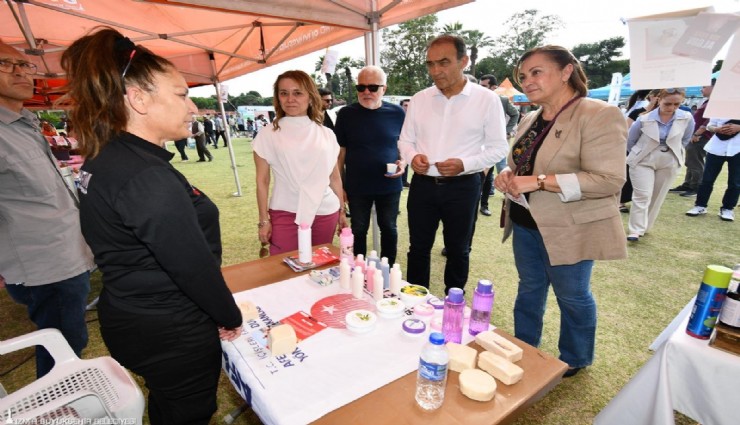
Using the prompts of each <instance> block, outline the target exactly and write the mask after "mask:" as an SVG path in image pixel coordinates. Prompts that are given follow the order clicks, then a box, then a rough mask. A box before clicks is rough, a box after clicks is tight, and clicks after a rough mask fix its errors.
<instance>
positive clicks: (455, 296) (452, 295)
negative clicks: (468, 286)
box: [447, 288, 465, 303]
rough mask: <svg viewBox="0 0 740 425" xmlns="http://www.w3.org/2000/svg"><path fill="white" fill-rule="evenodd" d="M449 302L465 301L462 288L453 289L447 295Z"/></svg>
mask: <svg viewBox="0 0 740 425" xmlns="http://www.w3.org/2000/svg"><path fill="white" fill-rule="evenodd" d="M447 300H448V301H449V302H451V303H461V302H463V301H464V300H465V297H464V295H463V290H462V289H460V288H451V289H450V291H449V292H448V293H447Z"/></svg>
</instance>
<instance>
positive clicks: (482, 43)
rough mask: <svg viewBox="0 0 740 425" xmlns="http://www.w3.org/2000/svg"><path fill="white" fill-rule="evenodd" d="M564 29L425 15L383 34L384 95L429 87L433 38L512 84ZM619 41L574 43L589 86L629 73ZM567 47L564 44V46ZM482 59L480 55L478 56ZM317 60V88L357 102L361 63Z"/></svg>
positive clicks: (240, 101)
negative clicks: (493, 32) (487, 25)
mask: <svg viewBox="0 0 740 425" xmlns="http://www.w3.org/2000/svg"><path fill="white" fill-rule="evenodd" d="M564 28H565V24H564V23H563V20H562V19H561V18H560V17H558V16H557V15H546V14H543V13H542V12H540V11H539V10H536V9H528V10H524V11H522V12H518V13H515V14H514V15H512V16H511V17H510V18H509V19H508V20H507V21H506V22H505V23H504V25H503V30H504V31H503V35H500V36H498V37H496V38H492V37H490V36H489V35H486V34H485V33H484V32H483V31H481V30H478V29H466V28H464V27H463V24H461V23H460V22H454V23H451V24H446V25H443V26H441V27H440V26H439V24H438V18H437V16H436V15H428V16H424V17H421V18H417V19H412V20H410V21H406V22H404V23H402V24H399V25H398V26H397V27H393V28H386V29H383V31H382V37H383V49H382V51H381V52H380V66H381V67H382V68H383V69H384V70H385V71H386V73H387V74H388V91H387V92H386V94H387V95H412V94H414V93H416V92H418V91H420V90H422V89H424V88H427V87H429V86H431V85H432V80H431V79H430V78H429V75H428V73H427V70H426V66H425V64H424V62H425V60H426V46H427V42H428V41H429V40H430V39H432V38H433V37H435V36H437V35H439V34H444V33H449V34H455V35H459V36H461V37H462V38H463V39H464V40H465V44H466V45H467V46H468V55H469V57H470V66H469V68H468V69H467V70H466V72H468V73H470V74H471V75H473V76H474V77H476V78H480V77H481V76H482V75H485V74H493V75H495V76H496V78H498V80H499V83H500V82H502V81H503V80H504V79H505V78H509V79H510V80H511V81H512V82H513V81H514V78H513V69H514V66H515V64H516V61H517V60H518V58H519V57H520V56H521V55H522V54H523V53H524V52H526V51H527V50H529V49H531V48H533V47H537V46H542V45H545V44H547V40H548V38H549V37H550V36H551V35H552V34H553V33H554V32H555V31H558V30H561V29H564ZM624 46H625V41H624V38H623V37H612V38H609V39H606V40H601V41H598V42H595V43H584V44H578V45H576V46H573V47H572V48H571V51H572V52H573V55H574V56H575V57H576V58H578V59H579V60H580V61H581V64H582V66H583V68H584V71H585V72H586V75H587V76H588V78H589V88H596V87H602V86H605V85H607V84H609V83H610V82H611V79H612V73H614V72H621V73H622V74H626V73H628V72H629V60H628V59H617V58H618V57H619V56H621V49H622V48H624ZM566 47H567V46H566ZM483 55H485V56H484V57H481V56H483ZM322 60H323V58H320V59H319V61H318V62H317V63H316V69H315V72H314V73H313V74H312V77H313V78H314V80H315V81H316V83H317V85H318V86H320V87H329V88H331V89H332V91H333V92H334V97H335V99H337V100H338V101H339V102H340V103H345V102H346V103H352V102H355V101H356V100H357V95H356V94H355V93H354V88H353V86H354V81H353V77H352V74H353V71H354V74H355V75H356V74H357V71H358V70H359V69H360V68H362V67H363V66H364V65H365V61H364V60H363V59H358V58H351V57H348V56H346V57H342V58H340V59H339V61H338V63H337V66H336V69H335V72H334V73H333V74H321V72H320V69H321V63H322ZM193 101H194V102H195V104H196V105H197V106H198V107H199V108H201V109H216V107H217V106H216V105H217V102H216V96H211V97H209V98H198V97H194V98H193ZM236 105H272V97H266V98H263V97H261V96H260V94H259V93H257V92H256V91H250V92H248V93H246V94H240V95H238V96H230V97H229V104H228V105H224V106H225V107H226V109H227V110H235V109H236V108H235V106H236Z"/></svg>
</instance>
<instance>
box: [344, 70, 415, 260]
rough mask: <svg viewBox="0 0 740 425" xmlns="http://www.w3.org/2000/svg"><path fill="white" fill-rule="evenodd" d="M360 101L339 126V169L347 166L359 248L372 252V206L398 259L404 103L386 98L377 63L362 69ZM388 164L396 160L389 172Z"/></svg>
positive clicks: (391, 256) (383, 245)
mask: <svg viewBox="0 0 740 425" xmlns="http://www.w3.org/2000/svg"><path fill="white" fill-rule="evenodd" d="M355 88H356V89H357V98H358V102H357V103H353V104H352V105H349V106H346V107H344V108H342V109H341V110H340V111H339V114H338V115H337V122H336V124H335V126H334V132H335V133H336V135H337V142H339V146H340V150H339V169H340V170H342V169H345V167H346V169H345V182H344V190H345V192H346V193H347V196H346V197H345V199H347V200H348V202H349V210H350V211H352V233H353V234H354V236H355V244H354V251H355V254H363V255H366V254H367V230H368V228H369V227H370V211H371V210H372V206H373V204H375V211H376V213H377V217H378V227H380V255H381V256H383V257H388V262H389V263H390V264H393V263H394V262H395V261H396V252H397V245H398V230H397V227H396V218H397V217H398V203H399V201H400V199H401V192H402V191H403V184H402V181H401V179H400V178H399V177H401V176H402V175H403V170H404V167H405V166H406V163H404V162H403V161H402V160H401V159H399V155H398V147H397V144H396V143H397V141H398V136H399V134H400V133H401V127H402V126H403V120H404V117H405V114H404V112H403V109H402V108H401V107H400V106H398V105H394V104H391V103H388V102H384V101H383V94H385V91H386V88H387V87H386V75H385V72H383V70H382V69H380V68H379V67H377V66H366V67H364V68H362V70H360V73H359V74H358V75H357V85H356V86H355ZM387 164H396V166H395V169H394V170H393V171H392V172H389V170H388V169H387Z"/></svg>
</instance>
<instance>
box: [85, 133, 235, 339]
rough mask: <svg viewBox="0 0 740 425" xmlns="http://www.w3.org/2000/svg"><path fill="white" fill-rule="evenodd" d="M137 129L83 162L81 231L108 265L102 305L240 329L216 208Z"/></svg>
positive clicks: (165, 153) (98, 260)
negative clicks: (223, 265) (223, 259)
mask: <svg viewBox="0 0 740 425" xmlns="http://www.w3.org/2000/svg"><path fill="white" fill-rule="evenodd" d="M172 156H173V154H172V153H170V152H168V151H167V150H165V149H163V148H161V147H159V146H156V145H154V144H152V143H149V142H147V141H145V140H143V139H141V138H139V137H137V136H134V135H132V134H129V133H123V134H121V135H120V136H117V137H114V138H113V139H112V140H111V141H110V142H109V143H108V144H107V145H106V146H104V147H103V149H102V150H101V151H100V154H99V155H98V156H96V157H95V158H91V159H88V160H87V161H86V162H85V165H83V167H82V172H83V173H82V176H81V187H80V222H81V227H82V234H83V235H84V237H85V240H86V241H87V243H88V245H89V246H90V248H91V249H92V252H93V254H95V262H96V263H97V265H98V267H99V268H100V270H101V271H102V272H103V292H102V293H101V297H100V302H101V308H104V306H105V305H111V306H113V307H115V308H117V309H119V310H124V311H128V312H131V313H134V314H144V315H161V314H171V313H174V312H180V313H183V312H187V313H189V317H192V319H193V321H196V322H197V321H201V320H205V319H206V318H207V317H210V318H211V319H213V321H215V322H216V324H218V325H219V326H224V327H226V328H235V327H238V326H239V325H240V324H241V323H242V318H241V313H240V312H239V309H238V307H237V306H236V304H235V302H234V298H233V297H232V296H231V293H230V292H229V290H228V288H227V287H226V283H225V281H224V279H223V276H222V275H221V267H220V265H221V230H220V226H219V222H218V208H217V207H216V205H215V204H214V203H213V202H212V201H211V200H210V199H209V198H208V197H207V196H206V195H205V194H203V193H201V192H200V191H199V190H198V189H197V188H195V187H193V186H192V185H190V183H189V182H188V181H187V179H186V178H185V176H183V175H182V174H180V173H179V172H178V171H177V170H176V169H175V168H174V167H172V165H171V164H170V163H169V161H170V160H171V159H172Z"/></svg>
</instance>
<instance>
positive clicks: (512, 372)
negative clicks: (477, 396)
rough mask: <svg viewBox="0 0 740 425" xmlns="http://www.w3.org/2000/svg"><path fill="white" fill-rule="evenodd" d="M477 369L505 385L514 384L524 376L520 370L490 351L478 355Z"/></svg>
mask: <svg viewBox="0 0 740 425" xmlns="http://www.w3.org/2000/svg"><path fill="white" fill-rule="evenodd" d="M478 367H479V368H481V369H483V370H485V371H486V372H488V373H490V374H491V376H493V377H494V378H496V379H498V380H499V381H501V382H502V383H504V384H506V385H512V384H516V383H517V382H519V381H520V380H521V379H522V376H524V370H523V369H522V368H520V367H519V366H517V365H515V364H514V363H512V362H510V361H508V360H506V359H505V358H503V357H501V356H498V355H496V354H493V353H492V352H490V351H483V352H481V353H480V354H479V355H478Z"/></svg>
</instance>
